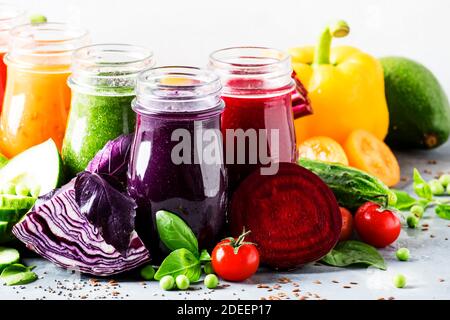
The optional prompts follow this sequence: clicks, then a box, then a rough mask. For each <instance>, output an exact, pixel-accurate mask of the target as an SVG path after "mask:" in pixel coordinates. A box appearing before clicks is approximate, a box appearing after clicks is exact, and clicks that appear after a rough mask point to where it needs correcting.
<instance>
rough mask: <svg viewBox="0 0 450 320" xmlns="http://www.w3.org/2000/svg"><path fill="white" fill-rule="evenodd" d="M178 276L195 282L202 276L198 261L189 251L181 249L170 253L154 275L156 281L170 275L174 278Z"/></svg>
mask: <svg viewBox="0 0 450 320" xmlns="http://www.w3.org/2000/svg"><path fill="white" fill-rule="evenodd" d="M180 274H183V275H185V276H186V277H188V279H189V281H191V282H196V281H198V279H200V276H201V275H202V268H201V264H200V260H199V259H197V257H196V256H195V255H194V254H193V253H192V252H190V251H189V250H187V249H185V248H182V249H177V250H175V251H172V252H171V253H170V254H169V255H168V256H167V257H166V258H165V259H164V261H163V262H162V264H161V266H160V267H159V269H158V271H157V272H156V274H155V279H156V280H161V278H162V277H164V276H167V275H171V276H173V277H174V278H175V277H177V276H179V275H180Z"/></svg>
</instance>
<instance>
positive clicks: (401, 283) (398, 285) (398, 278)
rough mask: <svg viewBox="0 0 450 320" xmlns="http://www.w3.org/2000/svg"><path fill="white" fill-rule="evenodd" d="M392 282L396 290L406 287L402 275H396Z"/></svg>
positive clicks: (404, 278)
mask: <svg viewBox="0 0 450 320" xmlns="http://www.w3.org/2000/svg"><path fill="white" fill-rule="evenodd" d="M393 282H394V286H395V287H396V288H404V287H405V286H406V277H405V276H404V275H402V274H397V275H395V276H394V280H393Z"/></svg>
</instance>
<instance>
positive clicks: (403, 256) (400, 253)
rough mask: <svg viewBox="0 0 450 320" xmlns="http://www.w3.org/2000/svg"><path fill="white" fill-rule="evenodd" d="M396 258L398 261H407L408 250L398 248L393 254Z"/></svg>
mask: <svg viewBox="0 0 450 320" xmlns="http://www.w3.org/2000/svg"><path fill="white" fill-rule="evenodd" d="M395 255H396V257H397V259H398V260H400V261H408V260H409V250H408V248H400V249H398V250H397V252H396V253H395Z"/></svg>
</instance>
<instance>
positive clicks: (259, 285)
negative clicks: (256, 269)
mask: <svg viewBox="0 0 450 320" xmlns="http://www.w3.org/2000/svg"><path fill="white" fill-rule="evenodd" d="M256 287H257V288H259V289H267V288H270V287H269V286H268V285H267V284H261V283H260V284H258V285H256Z"/></svg>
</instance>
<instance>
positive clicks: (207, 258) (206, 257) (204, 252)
mask: <svg viewBox="0 0 450 320" xmlns="http://www.w3.org/2000/svg"><path fill="white" fill-rule="evenodd" d="M209 261H211V256H210V255H209V252H208V250H206V249H203V250H202V252H200V262H202V263H205V262H209Z"/></svg>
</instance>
